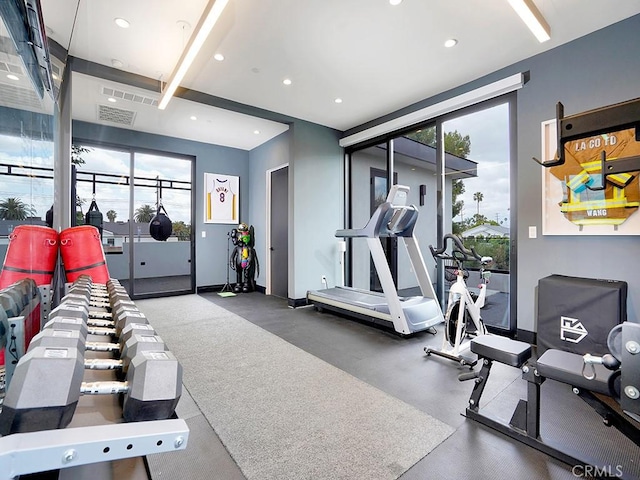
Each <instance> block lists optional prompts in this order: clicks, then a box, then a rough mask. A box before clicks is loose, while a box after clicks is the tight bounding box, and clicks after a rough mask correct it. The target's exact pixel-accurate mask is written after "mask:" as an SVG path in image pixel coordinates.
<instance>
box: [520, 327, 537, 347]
mask: <svg viewBox="0 0 640 480" xmlns="http://www.w3.org/2000/svg"><path fill="white" fill-rule="evenodd" d="M516 338H517V339H518V340H520V341H521V342H525V343H529V344H531V345H537V341H538V339H537V337H536V332H530V331H529V330H520V329H518V332H517V334H516Z"/></svg>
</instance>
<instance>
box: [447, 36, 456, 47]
mask: <svg viewBox="0 0 640 480" xmlns="http://www.w3.org/2000/svg"><path fill="white" fill-rule="evenodd" d="M457 44H458V40H456V39H455V38H450V39H449V40H447V41H445V42H444V46H445V47H446V48H451V47H455V46H456V45H457Z"/></svg>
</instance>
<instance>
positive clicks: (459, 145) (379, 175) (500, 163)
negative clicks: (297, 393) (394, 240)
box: [347, 96, 515, 332]
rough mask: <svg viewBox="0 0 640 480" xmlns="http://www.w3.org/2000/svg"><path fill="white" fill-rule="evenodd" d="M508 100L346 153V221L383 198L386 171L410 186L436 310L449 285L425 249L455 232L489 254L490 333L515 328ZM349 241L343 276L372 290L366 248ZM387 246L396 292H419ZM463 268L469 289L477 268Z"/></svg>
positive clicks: (401, 254)
mask: <svg viewBox="0 0 640 480" xmlns="http://www.w3.org/2000/svg"><path fill="white" fill-rule="evenodd" d="M513 102H515V98H514V97H512V96H507V97H504V98H501V99H496V100H493V101H491V102H487V103H485V104H482V105H477V106H475V107H473V108H469V109H466V110H464V111H460V112H456V113H455V114H452V115H448V116H446V117H442V118H438V119H435V120H434V121H432V122H431V123H430V124H426V125H420V126H416V127H415V128H414V129H412V130H408V131H405V132H403V133H401V134H390V135H389V136H388V138H386V139H381V140H379V141H378V142H377V143H376V145H373V146H364V147H360V148H358V147H357V146H356V147H354V149H353V150H352V151H349V152H348V159H349V169H348V172H349V179H348V182H349V183H348V186H349V189H348V191H349V192H350V201H349V202H348V204H349V205H350V209H349V212H350V216H349V218H350V222H349V224H348V226H349V227H351V228H359V227H361V226H364V224H366V221H367V220H368V218H369V217H370V215H371V208H374V207H375V206H376V204H375V202H376V201H383V199H384V197H386V192H388V189H389V185H388V179H389V177H390V175H389V171H392V172H393V183H394V184H401V185H406V186H408V187H410V194H409V203H411V204H413V205H415V206H416V207H417V209H418V211H419V219H418V222H417V225H416V229H415V236H416V238H417V240H418V243H419V245H420V248H421V250H422V254H423V258H424V260H425V264H426V266H427V270H428V272H429V274H430V275H431V279H432V281H433V282H434V284H435V285H436V287H437V290H438V294H439V296H440V298H441V301H442V304H443V307H444V301H445V298H446V296H445V295H446V293H447V291H448V285H447V284H446V282H445V280H444V277H445V276H444V274H443V272H441V271H440V270H439V269H441V268H442V266H441V265H438V262H436V261H435V260H434V259H433V257H432V255H431V252H430V250H429V246H433V247H437V246H441V245H442V237H443V236H444V235H445V234H447V233H454V234H456V235H459V236H460V237H462V239H463V243H464V244H465V245H466V246H468V247H473V248H475V249H476V251H477V252H478V253H479V254H480V255H483V256H491V257H492V258H493V260H494V262H493V264H492V265H491V266H490V269H491V271H492V276H491V279H490V283H489V287H488V292H489V294H488V298H487V301H486V306H485V307H484V310H483V319H485V323H486V324H487V326H488V327H490V328H491V329H493V330H494V331H496V330H498V331H507V332H510V331H513V330H514V329H515V324H514V321H512V319H511V315H510V312H511V311H515V301H514V299H513V298H511V296H510V292H511V291H512V290H513V289H514V286H515V277H514V276H512V275H511V273H512V271H513V269H514V265H513V264H514V261H515V259H514V257H513V252H512V248H511V242H510V235H511V228H512V227H513V226H514V219H513V218H512V216H511V211H512V208H511V203H512V198H513V195H512V193H511V189H510V185H511V182H512V179H513V177H514V169H513V168H512V165H513V162H512V152H513V151H514V145H513V143H512V138H513V137H514V136H515V134H512V130H513V125H512V124H513V119H514V115H513V108H512V104H513ZM390 146H391V147H390ZM389 148H392V151H391V152H388V149H389ZM513 210H514V211H515V209H513ZM356 242H357V240H354V241H353V242H352V248H351V250H349V256H348V262H347V265H350V267H349V268H348V270H347V278H351V280H352V283H351V285H352V286H354V287H358V288H364V289H371V290H376V288H377V287H379V284H378V283H377V278H376V274H375V272H374V271H373V270H372V267H371V262H370V259H369V252H368V250H367V249H366V246H365V247H364V248H362V247H356ZM394 245H395V244H394ZM394 245H390V246H389V248H387V250H386V252H387V256H388V261H389V264H390V265H392V266H393V268H392V272H393V275H394V280H395V283H396V286H397V288H398V291H399V293H400V294H401V295H416V294H419V288H418V286H417V281H416V278H415V274H414V272H413V270H412V267H411V264H410V262H409V260H408V255H407V253H406V249H405V248H404V246H403V244H402V242H400V243H399V245H397V247H396V246H394ZM465 267H466V268H468V270H469V271H470V277H469V280H468V285H469V287H470V290H472V291H473V290H474V289H475V290H477V286H478V284H479V272H478V267H479V265H477V264H470V265H465Z"/></svg>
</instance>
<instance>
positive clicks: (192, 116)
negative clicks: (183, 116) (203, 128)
mask: <svg viewBox="0 0 640 480" xmlns="http://www.w3.org/2000/svg"><path fill="white" fill-rule="evenodd" d="M189 118H190V119H191V120H197V119H198V117H196V116H195V115H191V116H190V117H189Z"/></svg>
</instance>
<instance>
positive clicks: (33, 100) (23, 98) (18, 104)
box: [0, 83, 42, 111]
mask: <svg viewBox="0 0 640 480" xmlns="http://www.w3.org/2000/svg"><path fill="white" fill-rule="evenodd" d="M0 105H2V106H5V107H13V108H19V109H20V110H25V109H32V110H36V111H40V110H41V109H42V103H41V102H40V98H39V97H38V95H36V93H35V92H34V91H33V90H32V89H29V88H22V87H18V86H15V85H7V84H4V83H0Z"/></svg>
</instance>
